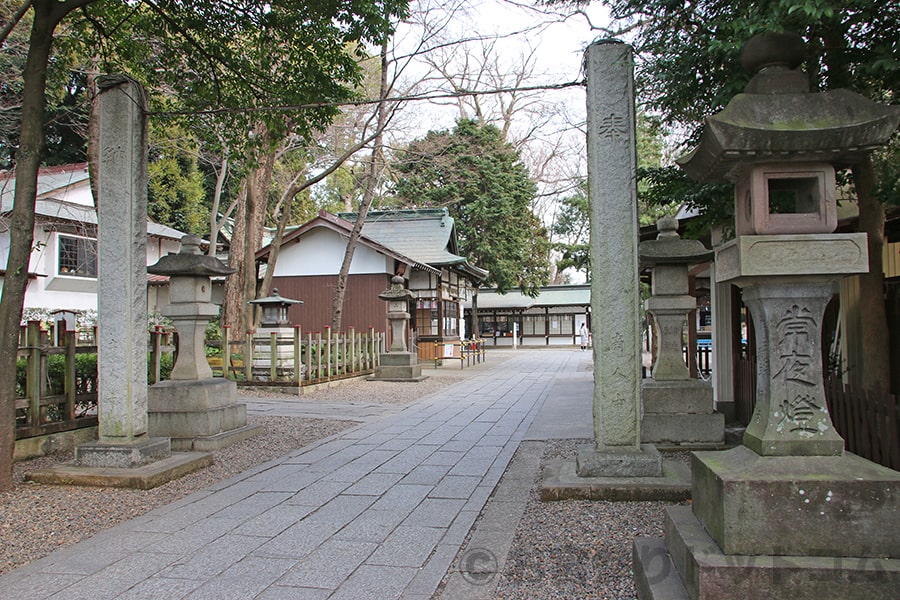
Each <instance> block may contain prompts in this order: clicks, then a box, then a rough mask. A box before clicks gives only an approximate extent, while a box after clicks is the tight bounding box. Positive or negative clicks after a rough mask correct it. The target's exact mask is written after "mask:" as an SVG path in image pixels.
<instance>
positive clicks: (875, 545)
mask: <svg viewBox="0 0 900 600" xmlns="http://www.w3.org/2000/svg"><path fill="white" fill-rule="evenodd" d="M692 471H693V485H692V497H693V505H692V506H691V507H672V508H670V509H669V510H668V511H667V520H666V537H665V541H663V540H656V539H649V538H640V539H636V540H635V542H634V572H635V583H636V587H637V590H638V598H640V600H651V599H653V600H661V599H663V598H666V599H672V598H684V599H688V598H690V599H692V600H698V599H704V600H712V599H716V600H718V599H720V598H767V599H769V598H772V599H784V600H829V599H833V600H847V599H852V598H859V599H865V600H872V599H885V600H887V599H889V598H890V599H895V598H897V590H900V519H898V518H897V515H898V514H900V512H898V511H900V473H898V472H897V471H893V470H891V469H888V468H885V467H882V466H880V465H877V464H875V463H872V462H871V461H868V460H865V459H863V458H860V457H858V456H855V455H853V454H844V455H843V456H770V457H763V456H759V455H758V454H756V453H755V452H753V451H752V450H750V449H748V448H746V447H744V446H739V447H737V448H734V449H732V450H728V451H725V452H697V453H695V454H694V457H693V465H692Z"/></svg>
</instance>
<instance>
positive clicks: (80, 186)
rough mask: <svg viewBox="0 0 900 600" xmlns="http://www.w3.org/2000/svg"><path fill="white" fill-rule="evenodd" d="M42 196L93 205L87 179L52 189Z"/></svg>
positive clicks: (92, 197)
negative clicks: (65, 186)
mask: <svg viewBox="0 0 900 600" xmlns="http://www.w3.org/2000/svg"><path fill="white" fill-rule="evenodd" d="M42 197H52V198H56V199H57V200H62V201H63V202H71V203H72V204H80V205H82V206H94V196H93V195H92V194H91V185H90V182H89V181H88V180H84V181H79V182H78V183H76V184H74V185H72V186H69V187H67V188H61V189H56V190H53V191H52V192H50V193H48V194H44V195H43V196H42Z"/></svg>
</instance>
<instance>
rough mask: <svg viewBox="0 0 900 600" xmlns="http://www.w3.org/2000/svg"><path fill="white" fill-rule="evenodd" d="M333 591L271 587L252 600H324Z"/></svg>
mask: <svg viewBox="0 0 900 600" xmlns="http://www.w3.org/2000/svg"><path fill="white" fill-rule="evenodd" d="M332 591H333V590H327V589H322V588H308V587H287V586H280V585H273V586H270V587H268V588H266V590H265V591H264V592H263V593H262V594H260V595H259V596H257V597H256V598H255V599H254V600H326V599H327V598H328V597H329V596H331V593H332Z"/></svg>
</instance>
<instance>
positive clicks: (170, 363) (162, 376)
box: [147, 352, 175, 381]
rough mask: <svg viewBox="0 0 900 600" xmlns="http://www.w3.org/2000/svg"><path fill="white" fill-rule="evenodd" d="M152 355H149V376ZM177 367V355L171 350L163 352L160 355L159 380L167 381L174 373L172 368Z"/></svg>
mask: <svg viewBox="0 0 900 600" xmlns="http://www.w3.org/2000/svg"><path fill="white" fill-rule="evenodd" d="M150 367H151V363H150V356H149V354H148V356H147V377H148V378H149V377H150ZM173 368H175V355H174V354H172V353H170V352H163V353H162V354H160V355H159V380H160V381H166V380H167V379H168V378H169V377H170V376H171V375H172V369H173Z"/></svg>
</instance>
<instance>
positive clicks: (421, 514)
mask: <svg viewBox="0 0 900 600" xmlns="http://www.w3.org/2000/svg"><path fill="white" fill-rule="evenodd" d="M465 504H466V501H465V500H463V499H462V498H425V499H424V500H422V502H421V504H419V506H417V507H416V508H415V510H413V511H412V513H410V515H409V516H408V517H406V519H405V520H404V521H403V525H405V526H412V527H442V528H447V527H450V525H451V524H452V523H453V520H454V519H456V516H457V515H458V514H459V511H460V510H462V507H463V506H464V505H465Z"/></svg>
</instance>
